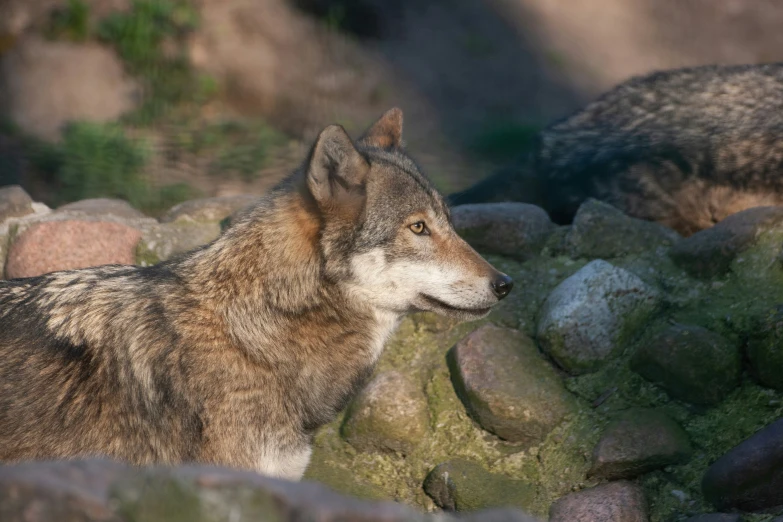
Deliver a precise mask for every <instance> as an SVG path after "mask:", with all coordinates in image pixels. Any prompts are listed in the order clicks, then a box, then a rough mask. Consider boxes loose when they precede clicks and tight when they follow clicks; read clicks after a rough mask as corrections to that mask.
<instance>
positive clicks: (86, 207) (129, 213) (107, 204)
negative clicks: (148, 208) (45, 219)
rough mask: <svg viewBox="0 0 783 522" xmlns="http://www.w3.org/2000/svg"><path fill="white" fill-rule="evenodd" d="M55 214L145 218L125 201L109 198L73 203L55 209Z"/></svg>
mask: <svg viewBox="0 0 783 522" xmlns="http://www.w3.org/2000/svg"><path fill="white" fill-rule="evenodd" d="M56 212H70V213H76V212H78V213H81V214H86V215H89V216H97V217H101V216H105V215H107V214H110V215H113V216H117V217H119V218H128V219H137V218H138V219H141V218H145V217H147V216H145V215H144V213H143V212H141V211H140V210H137V209H135V208H133V207H132V206H131V205H130V203H128V202H127V201H124V200H122V199H109V198H95V199H83V200H81V201H75V202H74V203H67V204H65V205H62V206H60V207H57V210H56Z"/></svg>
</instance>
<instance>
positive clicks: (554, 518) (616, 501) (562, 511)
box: [549, 481, 649, 522]
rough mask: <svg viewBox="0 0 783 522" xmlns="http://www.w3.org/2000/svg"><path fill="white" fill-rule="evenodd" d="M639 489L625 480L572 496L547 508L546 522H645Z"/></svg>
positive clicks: (646, 516) (645, 515)
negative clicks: (547, 519)
mask: <svg viewBox="0 0 783 522" xmlns="http://www.w3.org/2000/svg"><path fill="white" fill-rule="evenodd" d="M648 520H649V519H648V514H647V501H646V500H645V498H644V492H642V489H641V488H640V487H639V486H637V485H635V484H633V483H631V482H625V481H619V482H609V483H608V484H602V485H600V486H596V487H594V488H590V489H585V490H582V491H579V492H577V493H571V494H569V495H566V496H565V497H563V498H561V499H559V500H557V501H556V502H555V503H554V504H552V507H551V508H550V509H549V522H648Z"/></svg>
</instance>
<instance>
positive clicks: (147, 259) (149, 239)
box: [136, 221, 221, 266]
mask: <svg viewBox="0 0 783 522" xmlns="http://www.w3.org/2000/svg"><path fill="white" fill-rule="evenodd" d="M220 232H221V228H220V224H219V223H216V222H196V221H177V222H174V223H161V224H160V225H158V226H155V227H151V228H149V229H147V230H145V232H144V235H143V236H142V238H141V241H140V242H139V246H138V249H137V251H136V260H137V261H138V263H139V264H141V265H142V266H148V265H154V264H156V263H158V262H160V261H165V260H166V259H169V258H171V257H172V256H174V255H176V254H181V253H183V252H187V251H189V250H193V249H194V248H196V247H199V246H202V245H206V244H207V243H210V242H212V241H214V240H215V239H217V237H218V236H220Z"/></svg>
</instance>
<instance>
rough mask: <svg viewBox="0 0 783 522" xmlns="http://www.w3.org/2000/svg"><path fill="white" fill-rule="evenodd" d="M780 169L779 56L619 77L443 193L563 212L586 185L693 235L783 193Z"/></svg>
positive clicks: (568, 213) (567, 215) (568, 212)
mask: <svg viewBox="0 0 783 522" xmlns="http://www.w3.org/2000/svg"><path fill="white" fill-rule="evenodd" d="M782 172H783V64H766V65H745V66H705V67H694V68H687V69H677V70H669V71H662V72H657V73H654V74H651V75H648V76H643V77H639V78H634V79H631V80H629V81H627V82H625V83H623V84H620V85H619V86H617V87H616V88H614V89H613V90H611V91H609V92H608V93H606V94H604V95H603V96H601V97H600V98H598V99H597V100H596V101H594V102H592V103H590V104H589V105H587V106H586V107H585V108H584V109H582V110H580V111H578V112H576V113H575V114H573V115H571V116H569V117H567V118H565V119H563V120H562V121H559V122H556V123H554V124H552V125H550V126H549V127H547V128H546V129H544V130H543V131H542V132H541V133H540V134H539V136H538V139H537V142H536V144H535V145H534V148H533V151H532V152H531V153H530V154H529V155H527V156H525V157H523V158H522V159H521V160H520V161H519V162H518V163H517V164H515V165H512V166H509V167H507V168H505V169H503V170H502V171H501V172H499V173H497V174H496V175H494V176H491V177H490V178H488V179H487V180H485V181H483V182H480V183H479V184H477V185H475V186H474V187H472V188H470V189H468V190H466V191H464V192H462V193H459V194H455V195H453V196H452V197H451V198H452V202H453V203H456V204H461V203H478V202H485V201H524V202H529V203H534V204H537V205H540V206H542V207H544V208H545V209H546V210H547V211H548V212H549V213H550V214H551V215H552V218H553V219H554V220H555V221H557V222H559V223H568V222H570V220H571V219H572V218H573V216H574V214H575V213H576V210H577V208H578V207H579V205H580V204H581V203H582V202H583V201H584V200H585V199H587V198H589V197H592V198H596V199H600V200H603V201H606V202H608V203H610V204H612V205H614V206H616V207H617V208H619V209H621V210H623V211H624V212H626V213H627V214H630V215H632V216H635V217H639V218H643V219H648V220H652V221H658V222H660V223H663V224H665V225H667V226H670V227H672V228H674V229H675V230H677V231H679V232H680V233H681V234H684V235H689V234H692V233H693V232H696V231H698V230H701V229H703V228H707V227H710V226H712V225H713V224H715V223H716V222H718V221H720V220H721V219H723V218H725V217H726V216H728V215H730V214H733V213H735V212H739V211H741V210H745V209H747V208H750V207H755V206H762V205H780V204H783V176H781V173H782Z"/></svg>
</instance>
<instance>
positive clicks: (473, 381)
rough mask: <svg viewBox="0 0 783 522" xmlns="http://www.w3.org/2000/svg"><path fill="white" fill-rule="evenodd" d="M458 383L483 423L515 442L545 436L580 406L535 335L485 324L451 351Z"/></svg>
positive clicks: (535, 441) (456, 386)
mask: <svg viewBox="0 0 783 522" xmlns="http://www.w3.org/2000/svg"><path fill="white" fill-rule="evenodd" d="M447 360H448V365H449V371H450V372H451V380H452V383H453V384H454V389H455V390H456V392H457V395H458V396H459V397H460V399H461V400H462V402H463V403H464V405H465V408H466V409H467V411H468V413H469V414H470V416H471V417H473V419H475V420H476V422H478V423H479V424H480V425H481V427H482V428H484V429H486V430H487V431H490V432H492V433H494V434H495V435H497V436H498V437H500V438H502V439H505V440H508V441H510V442H514V443H519V444H522V445H525V446H532V445H535V444H538V443H539V442H541V441H542V440H543V439H544V438H545V437H546V436H547V435H548V434H549V432H551V431H552V429H554V428H555V427H556V426H557V425H558V424H560V423H561V422H562V421H563V419H564V417H565V416H566V415H567V414H568V413H569V412H571V411H573V410H574V409H575V402H574V398H573V397H572V396H571V394H569V393H568V392H567V391H566V390H565V388H564V386H563V382H562V379H561V378H560V376H559V375H557V373H556V371H555V370H554V368H552V366H551V365H550V364H549V363H548V362H547V361H546V360H544V359H543V358H542V357H541V356H540V355H539V353H538V349H537V348H536V345H535V343H534V342H533V340H532V339H530V338H529V337H527V336H526V335H524V334H523V333H521V332H519V331H517V330H511V329H508V328H499V327H497V326H493V325H485V326H482V327H481V328H479V329H478V330H476V331H474V332H473V333H471V334H470V335H468V336H467V337H465V338H464V339H462V340H461V341H460V342H458V343H457V344H456V345H455V346H454V347H453V348H452V349H451V350H450V351H449V352H448V354H447Z"/></svg>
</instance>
